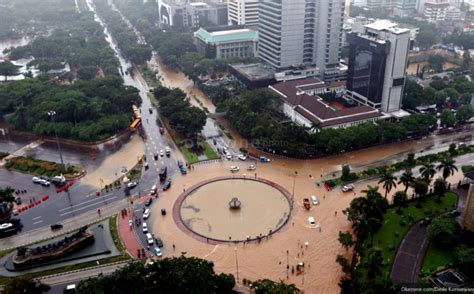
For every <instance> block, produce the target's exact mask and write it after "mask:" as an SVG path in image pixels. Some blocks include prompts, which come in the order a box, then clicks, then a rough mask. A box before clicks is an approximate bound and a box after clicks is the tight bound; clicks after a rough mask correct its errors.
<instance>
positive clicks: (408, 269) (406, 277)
mask: <svg viewBox="0 0 474 294" xmlns="http://www.w3.org/2000/svg"><path fill="white" fill-rule="evenodd" d="M428 243H429V242H428V239H427V228H426V226H420V222H418V223H416V224H414V225H413V226H412V227H411V228H410V230H409V231H408V233H407V234H406V236H405V238H403V240H402V243H401V244H400V247H399V248H398V251H397V255H396V256H395V260H394V262H393V266H392V271H391V273H390V279H391V280H392V282H393V283H394V284H398V285H400V286H404V287H416V286H417V284H418V278H419V274H420V269H421V265H422V264H423V259H424V258H425V252H426V249H427V247H428Z"/></svg>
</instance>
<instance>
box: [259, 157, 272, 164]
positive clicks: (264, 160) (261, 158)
mask: <svg viewBox="0 0 474 294" xmlns="http://www.w3.org/2000/svg"><path fill="white" fill-rule="evenodd" d="M270 161H272V160H271V159H270V158H268V157H266V156H263V155H262V156H260V162H270Z"/></svg>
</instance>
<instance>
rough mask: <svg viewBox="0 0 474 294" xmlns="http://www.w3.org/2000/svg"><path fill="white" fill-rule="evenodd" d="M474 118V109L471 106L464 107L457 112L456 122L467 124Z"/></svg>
mask: <svg viewBox="0 0 474 294" xmlns="http://www.w3.org/2000/svg"><path fill="white" fill-rule="evenodd" d="M473 116H474V109H473V108H472V106H471V105H462V106H461V107H459V109H458V111H457V112H456V120H457V121H458V122H460V123H465V122H467V121H468V120H469V119H471V118H472V117H473Z"/></svg>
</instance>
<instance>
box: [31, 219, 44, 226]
mask: <svg viewBox="0 0 474 294" xmlns="http://www.w3.org/2000/svg"><path fill="white" fill-rule="evenodd" d="M42 222H43V221H42V220H40V221H37V222H34V223H33V224H34V225H37V224H40V223H42Z"/></svg>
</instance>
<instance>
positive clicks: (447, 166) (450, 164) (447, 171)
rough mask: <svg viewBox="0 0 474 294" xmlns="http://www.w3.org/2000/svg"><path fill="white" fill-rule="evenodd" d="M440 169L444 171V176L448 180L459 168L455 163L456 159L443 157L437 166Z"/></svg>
mask: <svg viewBox="0 0 474 294" xmlns="http://www.w3.org/2000/svg"><path fill="white" fill-rule="evenodd" d="M436 169H437V170H438V171H440V170H442V171H443V178H444V179H445V180H446V179H447V178H448V177H449V176H452V175H454V172H455V171H458V168H457V167H456V165H455V161H454V159H452V158H443V159H442V160H441V161H440V163H439V164H438V166H437V167H436Z"/></svg>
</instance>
